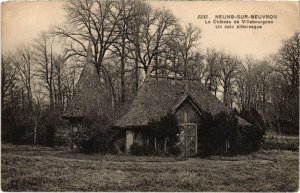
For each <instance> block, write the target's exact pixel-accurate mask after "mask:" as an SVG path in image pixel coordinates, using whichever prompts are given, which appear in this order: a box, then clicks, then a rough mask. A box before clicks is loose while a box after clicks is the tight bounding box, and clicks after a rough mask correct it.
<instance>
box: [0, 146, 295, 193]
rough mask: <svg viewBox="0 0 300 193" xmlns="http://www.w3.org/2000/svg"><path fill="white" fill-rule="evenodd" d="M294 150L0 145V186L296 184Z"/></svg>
mask: <svg viewBox="0 0 300 193" xmlns="http://www.w3.org/2000/svg"><path fill="white" fill-rule="evenodd" d="M298 175H299V173H298V152H297V151H260V152H257V153H253V154H252V155H248V156H236V157H221V156H212V157H208V158H206V159H200V158H189V159H187V160H176V159H175V158H160V157H133V156H115V155H83V154H70V153H65V152H62V151H50V150H49V149H46V148H35V149H34V148H32V147H30V146H13V145H2V155H1V188H2V190H3V191H264V192H266V191H267V192H269V191H272V192H275V191H280V192H285V191H297V190H298Z"/></svg>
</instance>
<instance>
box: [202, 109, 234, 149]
mask: <svg viewBox="0 0 300 193" xmlns="http://www.w3.org/2000/svg"><path fill="white" fill-rule="evenodd" d="M203 126H204V127H203V128H205V129H204V131H203V133H202V134H203V136H201V140H202V141H203V143H204V145H205V147H206V148H205V149H206V152H205V154H220V153H224V152H225V150H226V147H225V142H226V141H228V142H229V144H230V148H229V149H228V151H229V152H231V153H232V152H234V151H235V149H236V148H235V147H236V143H237V132H238V128H237V119H236V117H235V116H234V114H229V113H226V112H221V113H219V114H217V115H215V116H214V117H213V116H212V115H210V114H205V115H204V125H203Z"/></svg>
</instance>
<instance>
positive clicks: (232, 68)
mask: <svg viewBox="0 0 300 193" xmlns="http://www.w3.org/2000/svg"><path fill="white" fill-rule="evenodd" d="M220 62H221V63H220V66H219V73H218V79H219V82H220V85H221V87H222V90H223V103H224V104H225V105H226V106H227V105H228V99H229V97H230V91H231V90H232V87H233V86H234V84H235V80H236V77H237V74H238V72H239V68H240V65H241V62H240V60H239V59H238V58H236V57H232V56H226V55H225V54H223V55H222V56H221V58H220ZM231 94H233V93H231Z"/></svg>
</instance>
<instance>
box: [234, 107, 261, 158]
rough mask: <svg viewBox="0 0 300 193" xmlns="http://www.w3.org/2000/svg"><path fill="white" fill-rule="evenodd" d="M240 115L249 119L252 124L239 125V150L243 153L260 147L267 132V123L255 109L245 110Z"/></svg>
mask: <svg viewBox="0 0 300 193" xmlns="http://www.w3.org/2000/svg"><path fill="white" fill-rule="evenodd" d="M240 116H241V117H242V118H243V119H245V120H246V121H248V122H249V123H250V124H251V126H246V127H239V142H238V143H239V144H238V151H239V152H241V153H249V152H251V151H256V150H258V149H259V148H260V146H261V144H262V142H263V136H264V134H265V130H266V129H265V124H264V122H263V120H262V118H261V117H260V115H259V114H258V112H257V111H256V110H254V109H251V110H250V111H244V112H242V113H241V114H240Z"/></svg>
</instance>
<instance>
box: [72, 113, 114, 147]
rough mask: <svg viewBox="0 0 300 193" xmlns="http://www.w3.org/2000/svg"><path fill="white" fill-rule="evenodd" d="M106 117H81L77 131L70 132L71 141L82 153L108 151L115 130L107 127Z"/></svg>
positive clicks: (107, 120)
mask: <svg viewBox="0 0 300 193" xmlns="http://www.w3.org/2000/svg"><path fill="white" fill-rule="evenodd" d="M109 122H110V121H109V119H108V118H107V117H90V118H86V119H83V120H82V121H81V123H80V124H78V126H79V128H78V129H77V131H75V132H73V133H71V135H70V138H71V142H72V143H73V144H74V145H75V146H76V147H77V148H78V150H79V151H81V152H83V153H96V152H98V153H100V152H109V151H111V149H112V148H111V147H112V144H111V143H112V137H111V136H113V133H114V132H115V131H113V130H111V129H110V127H109Z"/></svg>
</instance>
